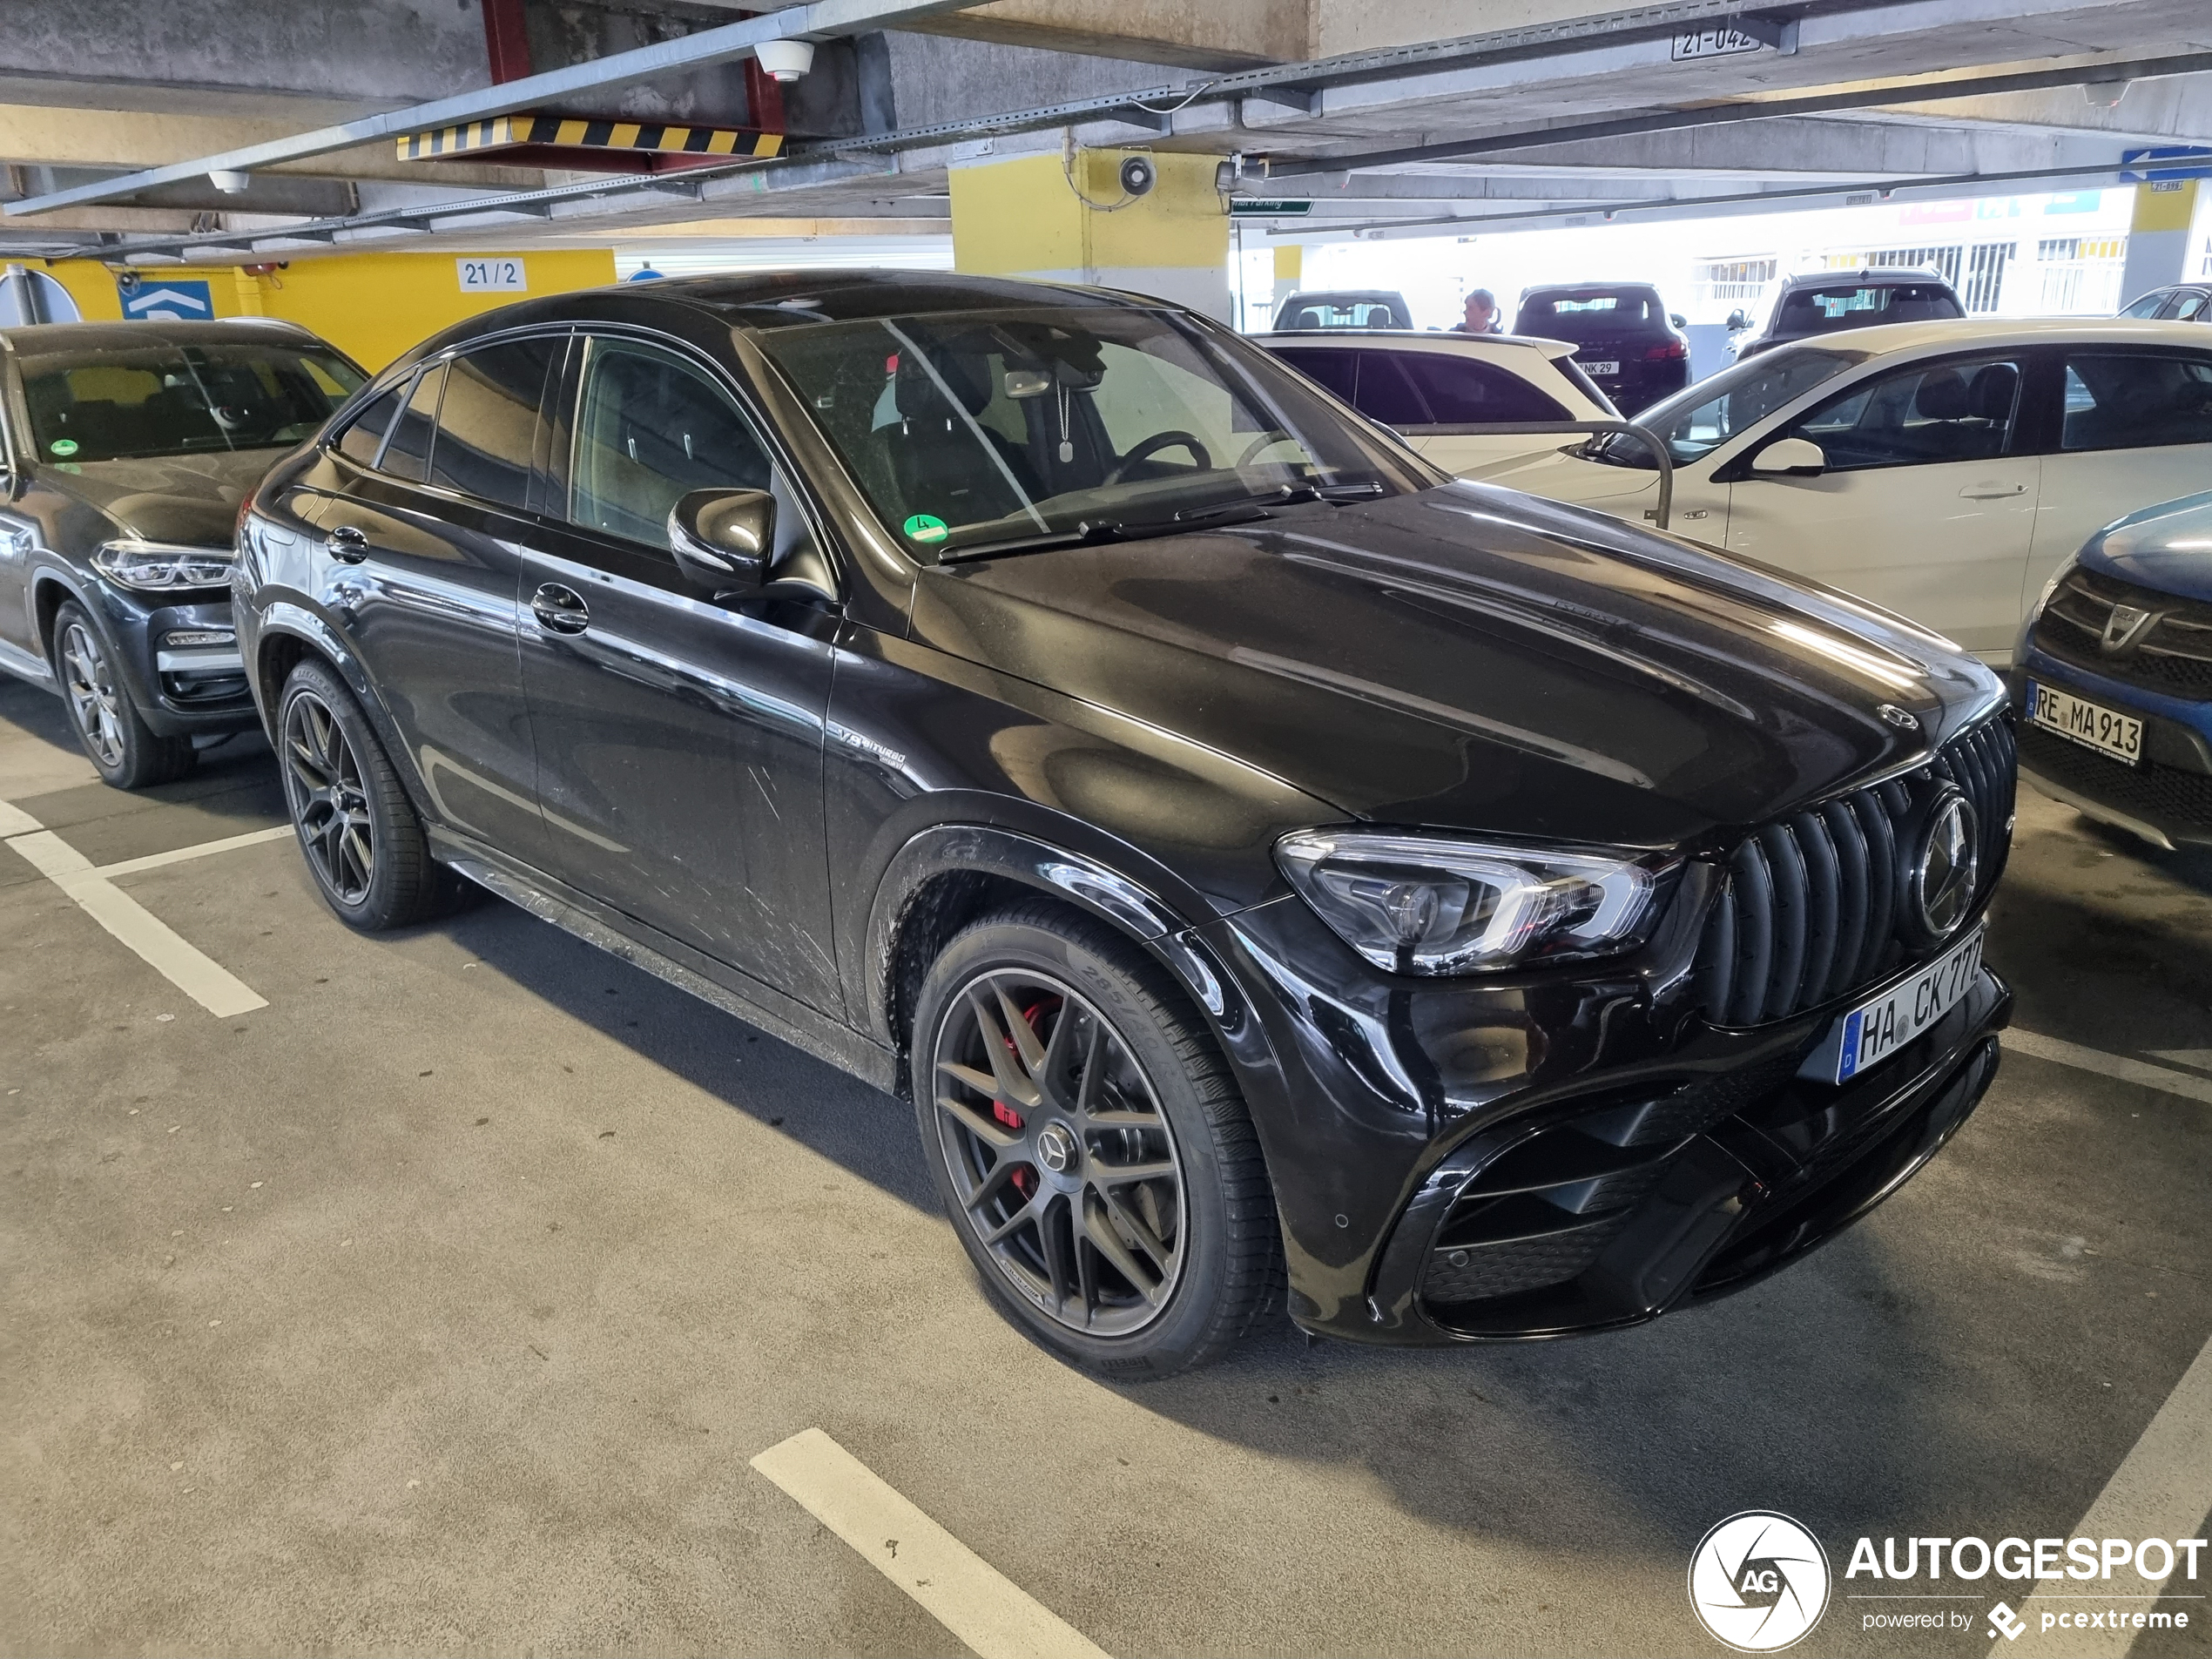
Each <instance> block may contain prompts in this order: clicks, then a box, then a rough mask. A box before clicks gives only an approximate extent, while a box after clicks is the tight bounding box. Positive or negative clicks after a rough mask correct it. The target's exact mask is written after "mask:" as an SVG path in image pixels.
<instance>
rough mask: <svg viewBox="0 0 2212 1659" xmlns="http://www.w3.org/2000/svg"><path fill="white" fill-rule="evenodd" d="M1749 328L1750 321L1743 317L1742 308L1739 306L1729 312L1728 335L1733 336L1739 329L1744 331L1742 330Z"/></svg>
mask: <svg viewBox="0 0 2212 1659" xmlns="http://www.w3.org/2000/svg"><path fill="white" fill-rule="evenodd" d="M1750 326H1751V320H1750V318H1749V317H1747V316H1745V315H1744V314H1743V307H1740V306H1739V307H1737V308H1736V309H1735V310H1734V311H1731V312H1730V313H1729V314H1728V331H1729V333H1730V334H1735V333H1737V331H1738V330H1740V329H1744V328H1749V327H1750Z"/></svg>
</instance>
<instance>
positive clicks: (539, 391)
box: [430, 335, 568, 509]
mask: <svg viewBox="0 0 2212 1659" xmlns="http://www.w3.org/2000/svg"><path fill="white" fill-rule="evenodd" d="M567 344H568V341H567V338H566V336H564V335H541V336H539V337H538V338H536V339H535V340H512V341H503V342H502V343H501V344H499V345H496V346H487V347H484V348H483V349H482V351H474V352H470V353H469V354H468V355H466V356H465V357H458V358H455V360H454V361H453V364H452V366H451V367H450V368H448V369H447V371H446V390H445V399H444V401H442V403H441V404H440V405H439V406H438V442H437V452H436V455H435V457H434V459H433V462H432V465H431V468H430V482H432V483H434V484H442V485H443V486H445V487H446V488H447V489H457V490H459V491H460V492H461V493H462V495H465V496H475V497H476V498H477V499H478V500H479V501H488V502H494V503H495V504H496V505H498V506H501V507H513V508H518V509H519V508H523V507H527V506H529V487H530V467H531V462H532V458H533V456H534V455H535V453H536V447H537V410H538V405H539V403H540V402H541V401H543V398H544V395H545V376H546V373H547V371H548V370H549V369H550V368H551V367H552V365H553V361H554V359H555V357H556V354H558V353H559V352H560V351H561V350H562V349H563V347H565V346H566V345H567Z"/></svg>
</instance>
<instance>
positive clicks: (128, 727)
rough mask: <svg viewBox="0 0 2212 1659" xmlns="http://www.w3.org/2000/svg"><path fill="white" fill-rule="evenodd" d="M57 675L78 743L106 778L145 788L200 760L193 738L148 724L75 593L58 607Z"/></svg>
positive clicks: (175, 775) (170, 779)
mask: <svg viewBox="0 0 2212 1659" xmlns="http://www.w3.org/2000/svg"><path fill="white" fill-rule="evenodd" d="M54 678H55V681H56V683H57V685H59V686H60V688H61V693H62V703H63V705H64V707H65V708H67V709H68V711H69V725H70V729H71V731H72V732H76V733H77V742H78V747H79V748H81V749H83V750H84V753H85V756H86V758H87V759H90V760H91V763H92V765H93V766H94V768H95V769H96V770H97V771H98V772H99V774H100V777H101V779H103V780H104V781H105V782H106V783H108V784H110V785H112V786H114V787H115V788H117V789H145V788H150V787H151V786H153V785H155V784H169V783H174V782H176V781H177V779H179V778H181V777H183V776H184V775H185V773H186V772H190V771H191V770H192V767H193V766H194V765H197V764H199V755H198V753H197V752H195V751H194V750H193V748H192V739H191V738H188V737H182V738H165V737H162V736H160V735H159V734H158V733H157V732H155V731H154V730H153V728H152V727H151V726H149V725H147V724H146V722H145V716H144V715H142V714H140V713H139V712H138V705H137V704H135V703H133V702H132V700H131V691H130V688H129V687H128V686H127V685H125V684H124V682H123V676H122V674H121V673H120V672H119V671H118V670H117V667H116V664H115V653H114V650H113V648H112V647H111V645H110V644H108V639H107V636H106V635H105V634H104V633H102V632H101V631H99V629H98V627H97V626H96V625H94V624H93V621H92V619H91V617H90V616H88V615H86V614H85V610H84V606H82V605H80V604H78V603H77V602H76V601H75V600H74V599H71V600H69V601H67V602H66V603H64V604H63V606H62V607H61V609H60V610H57V611H56V612H55V613H54Z"/></svg>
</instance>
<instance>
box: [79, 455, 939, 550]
mask: <svg viewBox="0 0 2212 1659" xmlns="http://www.w3.org/2000/svg"><path fill="white" fill-rule="evenodd" d="M70 447H71V448H76V446H75V445H74V444H71V446H70ZM906 529H907V540H908V541H910V542H941V541H943V540H944V539H945V521H944V520H943V519H941V518H939V517H938V516H936V515H935V514H934V513H916V514H915V515H914V516H913V517H912V518H910V519H908V520H907V524H906Z"/></svg>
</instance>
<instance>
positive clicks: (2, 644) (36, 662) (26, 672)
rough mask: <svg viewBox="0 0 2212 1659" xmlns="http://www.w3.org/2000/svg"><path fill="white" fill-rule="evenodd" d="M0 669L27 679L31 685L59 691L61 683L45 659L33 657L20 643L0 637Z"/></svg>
mask: <svg viewBox="0 0 2212 1659" xmlns="http://www.w3.org/2000/svg"><path fill="white" fill-rule="evenodd" d="M0 669H4V670H6V671H8V672H9V673H10V674H14V675H17V676H19V677H20V678H24V679H27V680H29V681H30V683H31V684H32V685H43V686H44V687H45V688H46V689H47V690H48V691H60V690H61V685H60V683H59V682H58V681H57V680H56V679H55V678H54V671H53V670H52V669H51V668H50V667H48V666H47V665H46V662H45V659H44V658H39V657H34V656H33V655H31V653H30V652H29V651H25V650H24V649H23V647H22V646H20V645H11V644H9V643H8V642H7V641H6V640H4V639H0Z"/></svg>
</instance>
